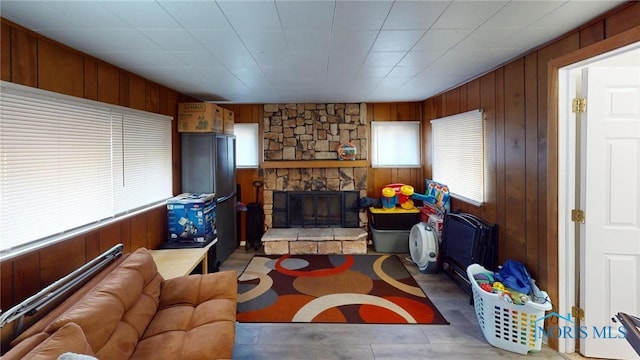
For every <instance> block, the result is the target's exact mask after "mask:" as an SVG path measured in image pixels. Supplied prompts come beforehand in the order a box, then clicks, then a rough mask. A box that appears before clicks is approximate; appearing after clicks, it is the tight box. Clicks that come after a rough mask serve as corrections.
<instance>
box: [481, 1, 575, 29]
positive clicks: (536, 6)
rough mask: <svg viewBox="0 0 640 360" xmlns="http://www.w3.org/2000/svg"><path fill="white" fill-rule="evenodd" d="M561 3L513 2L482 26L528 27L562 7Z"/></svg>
mask: <svg viewBox="0 0 640 360" xmlns="http://www.w3.org/2000/svg"><path fill="white" fill-rule="evenodd" d="M562 4H563V2H561V1H511V2H509V3H508V4H507V5H505V6H504V7H503V8H502V9H500V11H498V12H497V13H496V15H495V16H493V17H492V18H490V19H489V20H487V21H486V22H485V23H484V24H482V27H483V28H511V27H523V26H527V25H529V24H531V23H533V22H535V21H537V20H539V19H540V18H542V17H543V16H544V15H546V14H548V13H551V12H552V11H554V10H555V9H557V8H558V7H560V6H562Z"/></svg>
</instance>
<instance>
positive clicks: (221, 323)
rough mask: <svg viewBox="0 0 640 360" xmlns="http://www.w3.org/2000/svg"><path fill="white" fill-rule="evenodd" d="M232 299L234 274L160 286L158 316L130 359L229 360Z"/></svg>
mask: <svg viewBox="0 0 640 360" xmlns="http://www.w3.org/2000/svg"><path fill="white" fill-rule="evenodd" d="M236 300H237V280H236V272H235V271H223V272H218V273H213V274H206V275H191V276H188V277H180V278H175V279H169V280H165V281H163V283H162V293H161V295H160V306H159V308H158V312H157V313H156V316H155V317H154V318H153V320H152V321H151V323H150V324H149V326H148V328H147V330H146V331H145V333H144V334H143V336H142V339H140V342H139V343H138V345H137V347H136V351H135V353H134V354H133V356H132V357H131V359H149V358H153V359H159V360H162V359H181V360H191V359H193V360H195V359H230V358H231V355H232V351H233V342H234V338H235V320H236Z"/></svg>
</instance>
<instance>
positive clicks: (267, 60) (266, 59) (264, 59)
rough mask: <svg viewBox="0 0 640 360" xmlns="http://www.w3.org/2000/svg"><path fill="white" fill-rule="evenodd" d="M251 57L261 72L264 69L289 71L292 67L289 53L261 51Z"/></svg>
mask: <svg viewBox="0 0 640 360" xmlns="http://www.w3.org/2000/svg"><path fill="white" fill-rule="evenodd" d="M253 56H254V59H255V60H256V62H257V63H258V66H260V68H261V69H263V70H264V69H265V68H271V69H277V68H280V69H288V70H291V67H292V66H293V63H292V62H291V58H290V57H289V53H288V52H285V51H263V52H260V53H255V54H254V55H253Z"/></svg>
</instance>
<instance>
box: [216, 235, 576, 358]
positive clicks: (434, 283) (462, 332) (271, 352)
mask: <svg viewBox="0 0 640 360" xmlns="http://www.w3.org/2000/svg"><path fill="white" fill-rule="evenodd" d="M369 253H373V249H371V248H369ZM255 254H262V252H255V251H252V250H249V251H246V250H245V249H244V247H240V248H238V249H237V250H236V251H235V252H234V253H233V254H232V255H231V256H230V257H229V259H227V260H226V261H225V262H224V263H223V264H222V267H221V270H236V271H237V272H238V274H240V273H241V272H242V270H244V268H245V266H246V265H247V263H248V262H249V260H251V258H252V257H253V256H254V255H255ZM398 256H400V258H401V259H405V257H406V256H407V255H401V254H399V255H398ZM403 262H404V263H405V266H406V267H407V269H409V272H410V273H411V274H412V275H413V276H414V278H415V279H416V281H417V282H418V284H419V285H420V286H421V287H422V289H423V290H424V291H425V293H426V294H427V295H428V296H429V298H430V299H431V300H432V301H433V303H434V304H435V305H436V306H437V307H438V309H439V310H440V312H441V313H442V314H443V315H444V317H445V318H446V319H447V320H448V321H449V322H450V325H354V324H243V323H237V326H236V341H235V347H234V356H233V358H234V359H305V360H306V359H322V360H331V359H377V360H380V359H402V360H410V359H421V360H422V359H456V360H460V359H496V358H500V359H525V358H530V359H569V358H571V359H579V358H580V356H577V357H576V356H575V355H573V356H571V357H569V356H567V355H565V354H559V353H557V352H555V351H553V350H551V349H549V348H548V347H546V346H544V345H543V348H542V351H540V352H537V353H531V354H530V355H528V356H525V355H520V354H516V353H513V352H509V351H506V350H502V349H498V348H495V347H493V346H491V345H489V344H488V343H487V342H486V341H485V339H484V337H483V335H482V332H481V330H480V327H479V326H478V323H477V320H476V315H475V312H474V308H473V306H471V305H469V297H468V296H467V294H466V293H464V292H463V291H462V290H460V289H459V288H458V287H457V285H455V284H454V283H453V282H452V281H451V280H450V279H449V278H448V277H447V276H446V275H443V274H422V273H420V272H419V271H418V269H417V267H416V266H415V265H413V264H411V263H410V262H409V261H406V260H403Z"/></svg>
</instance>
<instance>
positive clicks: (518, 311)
mask: <svg viewBox="0 0 640 360" xmlns="http://www.w3.org/2000/svg"><path fill="white" fill-rule="evenodd" d="M482 272H489V273H492V271H490V270H487V269H485V268H484V267H482V266H481V265H478V264H471V265H469V267H467V276H468V277H469V281H470V282H471V290H472V291H473V302H474V306H475V310H476V316H477V318H478V323H479V324H480V328H481V329H482V334H483V335H484V338H485V339H486V340H487V341H488V342H489V344H491V345H493V346H495V347H499V348H501V349H505V350H509V351H513V352H516V353H519V354H525V355H526V354H527V353H528V352H529V351H540V349H541V348H542V336H536V329H537V327H538V326H543V325H544V324H539V323H538V322H536V321H537V320H538V319H542V318H543V317H544V313H545V311H548V310H551V303H550V302H549V301H547V302H546V303H544V304H538V303H534V302H532V301H527V302H526V303H525V304H524V305H516V304H511V303H508V302H506V301H505V300H503V299H502V298H501V297H500V295H498V294H494V293H489V292H486V291H484V290H482V289H481V288H480V286H479V285H478V283H477V282H476V280H475V278H474V275H475V274H478V273H482ZM543 294H544V296H545V298H546V299H548V298H549V297H548V296H547V293H545V292H544V291H543ZM542 321H543V320H541V321H540V322H542Z"/></svg>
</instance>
